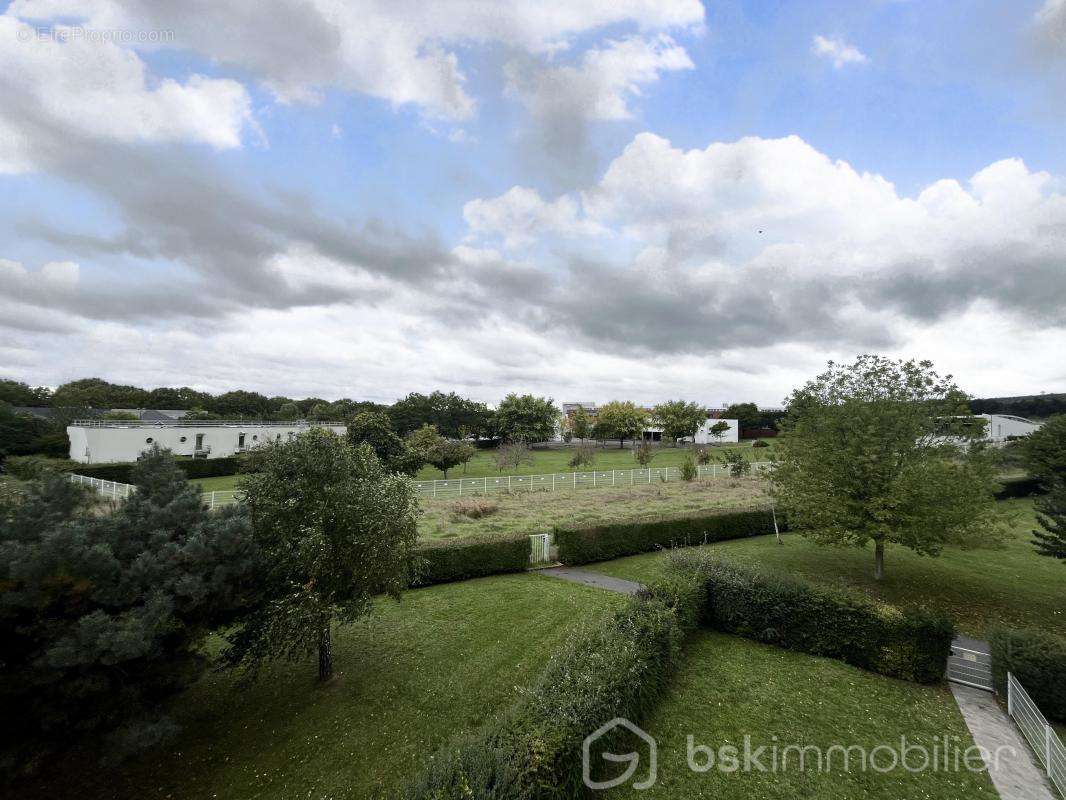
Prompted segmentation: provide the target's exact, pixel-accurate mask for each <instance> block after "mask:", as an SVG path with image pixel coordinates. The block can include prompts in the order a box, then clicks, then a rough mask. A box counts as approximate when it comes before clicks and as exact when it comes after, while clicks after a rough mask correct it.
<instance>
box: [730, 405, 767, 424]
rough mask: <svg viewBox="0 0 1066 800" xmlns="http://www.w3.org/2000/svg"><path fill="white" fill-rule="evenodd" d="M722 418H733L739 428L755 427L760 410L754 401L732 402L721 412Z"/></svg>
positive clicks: (760, 415)
mask: <svg viewBox="0 0 1066 800" xmlns="http://www.w3.org/2000/svg"><path fill="white" fill-rule="evenodd" d="M722 419H735V420H736V421H737V425H738V426H739V427H741V428H757V427H759V423H760V422H762V412H761V411H759V407H758V406H757V405H755V403H733V404H732V405H731V406H729V407H728V408H726V409H725V410H724V411H723V412H722Z"/></svg>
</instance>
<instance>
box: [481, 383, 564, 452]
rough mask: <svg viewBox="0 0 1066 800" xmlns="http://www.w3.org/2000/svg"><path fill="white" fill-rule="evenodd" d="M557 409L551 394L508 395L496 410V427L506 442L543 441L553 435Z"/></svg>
mask: <svg viewBox="0 0 1066 800" xmlns="http://www.w3.org/2000/svg"><path fill="white" fill-rule="evenodd" d="M558 421H559V409H558V408H557V407H556V406H555V403H554V402H552V399H551V398H550V397H534V396H533V395H531V394H523V395H518V394H513V393H512V394H509V395H507V397H505V398H504V399H503V400H502V401H500V405H499V407H498V408H497V409H496V430H497V432H498V433H499V435H500V436H501V437H502V438H503V439H504V440H505V441H523V442H529V443H534V442H546V441H548V440H549V439H551V438H552V437H553V436H555V429H556V424H557V423H558Z"/></svg>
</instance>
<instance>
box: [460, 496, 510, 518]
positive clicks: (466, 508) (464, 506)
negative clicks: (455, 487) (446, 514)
mask: <svg viewBox="0 0 1066 800" xmlns="http://www.w3.org/2000/svg"><path fill="white" fill-rule="evenodd" d="M499 510H500V504H499V503H493V502H491V501H489V500H460V501H458V502H457V503H452V518H453V519H455V520H460V519H462V518H464V517H465V518H466V519H481V518H482V517H487V516H489V515H490V514H495V513H496V512H497V511H499Z"/></svg>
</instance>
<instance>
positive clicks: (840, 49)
mask: <svg viewBox="0 0 1066 800" xmlns="http://www.w3.org/2000/svg"><path fill="white" fill-rule="evenodd" d="M811 52H812V53H814V54H815V55H816V56H818V57H819V58H824V59H827V60H829V61H832V62H833V67H834V68H835V69H843V68H844V67H845V66H847V65H848V64H866V63H868V62H869V60H870V59H868V58H867V57H866V56H865V55H864V54H863V53H862V51H861V50H859V48H857V47H855V45H852V44H848V43H847V42H845V41H844V40H843V39H827V38H826V37H825V36H818V35H816V36H815V37H814V39H813V40H812V41H811Z"/></svg>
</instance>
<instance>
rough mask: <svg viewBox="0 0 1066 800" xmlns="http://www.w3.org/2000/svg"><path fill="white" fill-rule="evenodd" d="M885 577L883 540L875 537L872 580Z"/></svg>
mask: <svg viewBox="0 0 1066 800" xmlns="http://www.w3.org/2000/svg"><path fill="white" fill-rule="evenodd" d="M884 577H885V540H884V539H877V540H876V541H875V542H874V580H878V581H879V580H882V579H883V578H884Z"/></svg>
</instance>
